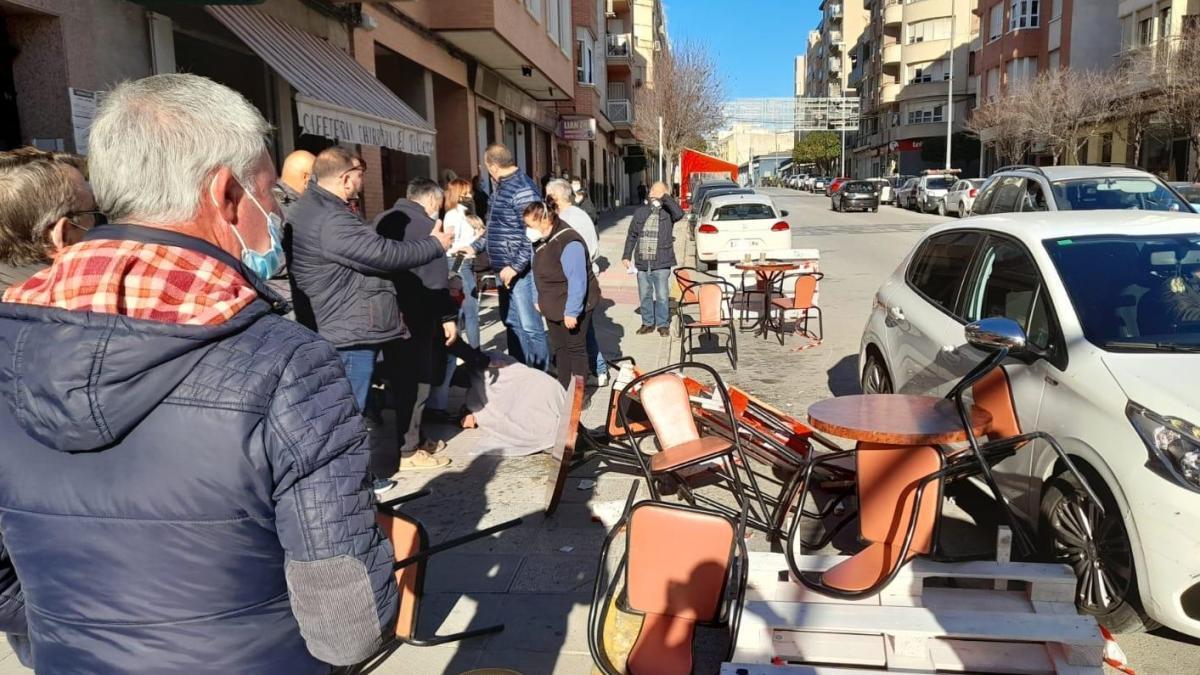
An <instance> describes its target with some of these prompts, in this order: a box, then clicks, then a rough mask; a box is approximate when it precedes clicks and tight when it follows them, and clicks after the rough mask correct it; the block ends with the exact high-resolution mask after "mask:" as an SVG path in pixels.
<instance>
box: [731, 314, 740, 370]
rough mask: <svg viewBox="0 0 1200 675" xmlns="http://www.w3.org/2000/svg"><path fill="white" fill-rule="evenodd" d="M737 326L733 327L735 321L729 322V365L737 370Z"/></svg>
mask: <svg viewBox="0 0 1200 675" xmlns="http://www.w3.org/2000/svg"><path fill="white" fill-rule="evenodd" d="M737 360H738V353H737V326H735V325H733V320H730V321H729V363H730V365H731V366H733V369H734V370H735V371H736V370H737Z"/></svg>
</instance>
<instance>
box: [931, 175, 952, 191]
mask: <svg viewBox="0 0 1200 675" xmlns="http://www.w3.org/2000/svg"><path fill="white" fill-rule="evenodd" d="M951 185H954V179H953V178H946V177H944V176H939V177H937V178H926V179H925V187H926V188H928V189H930V190H945V189H947V188H949V187H950V186H951Z"/></svg>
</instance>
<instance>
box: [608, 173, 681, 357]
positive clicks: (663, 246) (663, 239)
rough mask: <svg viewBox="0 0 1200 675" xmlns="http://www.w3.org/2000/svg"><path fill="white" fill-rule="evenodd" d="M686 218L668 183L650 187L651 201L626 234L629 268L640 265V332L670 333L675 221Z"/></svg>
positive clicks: (639, 208)
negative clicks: (669, 284) (670, 286)
mask: <svg viewBox="0 0 1200 675" xmlns="http://www.w3.org/2000/svg"><path fill="white" fill-rule="evenodd" d="M682 219H683V210H682V209H680V208H679V205H678V204H676V203H675V200H674V199H672V198H671V195H670V194H669V193H668V190H667V184H666V183H662V182H658V183H655V184H654V185H652V186H651V187H650V203H649V204H645V205H643V206H639V207H638V210H637V211H635V212H634V213H633V220H632V221H631V222H630V223H629V233H628V234H626V235H625V255H623V256H621V258H622V260H621V262H622V264H624V265H625V267H627V268H628V267H630V266H633V267H636V268H637V282H638V295H639V296H641V299H642V308H641V316H642V327H641V328H639V329H637V334H638V335H645V334H646V333H649V332H651V331H653V330H654V329H655V328H658V334H659V335H662V336H663V337H666V336H667V335H669V334H670V332H671V329H670V321H671V319H670V314H668V307H669V303H670V302H671V296H670V294H669V289H668V281H669V280H670V278H671V268H672V267H674V266H675V235H674V233H673V231H672V230H673V229H674V227H675V222H676V221H678V220H682Z"/></svg>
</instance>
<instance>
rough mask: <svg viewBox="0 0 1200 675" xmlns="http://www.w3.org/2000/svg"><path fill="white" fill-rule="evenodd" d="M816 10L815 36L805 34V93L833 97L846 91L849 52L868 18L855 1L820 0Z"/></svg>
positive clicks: (864, 27) (860, 4) (861, 5)
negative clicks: (807, 40)
mask: <svg viewBox="0 0 1200 675" xmlns="http://www.w3.org/2000/svg"><path fill="white" fill-rule="evenodd" d="M820 9H821V23H820V24H819V25H818V26H817V30H816V31H814V33H815V34H816V35H813V34H812V33H810V34H809V51H808V55H807V60H808V63H809V74H808V77H807V82H806V84H805V92H806V95H808V96H814V97H818V98H824V97H830V98H833V97H838V96H842V95H844V93H845V92H846V91H847V90H848V89H849V86H848V79H849V77H850V69H851V66H852V62H851V59H850V49H851V48H852V47H854V45H855V44H857V43H858V39H859V37H860V36H861V35H862V34H863V32H864V31H865V30H866V28H867V25H868V21H869V17H870V15H869V14H868V13H867V11H866V10H865V9H864V6H863V4H862V3H861V2H858V1H857V0H849V1H848V2H847V1H845V0H823V1H822V2H821V6H820ZM814 43H815V44H814ZM814 46H815V47H816V49H815V50H814V49H813V47H814Z"/></svg>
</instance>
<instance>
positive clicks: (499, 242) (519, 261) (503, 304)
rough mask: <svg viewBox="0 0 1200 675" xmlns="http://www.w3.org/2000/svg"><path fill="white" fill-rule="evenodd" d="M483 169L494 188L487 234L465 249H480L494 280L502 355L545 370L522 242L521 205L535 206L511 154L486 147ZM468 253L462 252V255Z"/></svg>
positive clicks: (528, 255) (529, 252)
mask: <svg viewBox="0 0 1200 675" xmlns="http://www.w3.org/2000/svg"><path fill="white" fill-rule="evenodd" d="M483 162H484V165H485V166H487V170H488V173H489V174H491V176H492V180H494V181H495V182H496V189H495V191H494V192H493V193H492V197H491V202H490V205H489V210H488V220H487V236H486V237H485V238H484V239H483V240H480V241H476V242H475V243H474V244H473V245H472V247H471V250H473V251H475V252H479V251H483V250H486V251H487V254H488V259H489V262H490V264H491V267H492V269H493V270H495V271H496V273H497V275H498V276H499V278H500V289H499V290H500V317H501V319H502V320H503V321H504V326H505V328H506V329H507V330H506V332H507V337H508V353H509V354H510V355H511V356H512V357H513V358H515V359H517V360H518V361H521V362H523V363H525V364H528V365H531V366H534V367H536V368H542V369H545V368H546V367H547V366H548V363H547V361H548V358H549V356H548V350H547V346H546V329H545V325H544V323H543V322H542V315H541V314H540V313H539V312H538V310H537V301H538V299H537V289H536V288H535V286H534V282H533V278H532V276H531V275H530V273H529V272H530V270H529V265H530V262H531V260H532V259H533V247H532V246H530V244H529V240H528V239H526V238H525V223H524V220H523V214H524V212H525V207H527V206H529V205H530V204H535V203H539V202H540V201H541V195H540V193H539V192H538V188H537V185H535V184H534V182H533V179H531V178H530V177H529V176H527V175H526V174H525V172H523V171H521V169H520V168H518V167H517V163H516V161H515V160H514V159H513V155H512V151H510V150H509V149H508V148H507V147H505V146H504V145H502V144H500V143H494V144H492V145H489V146H488V148H487V151H486V152H484V155H483ZM462 252H463V253H468V251H462Z"/></svg>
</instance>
